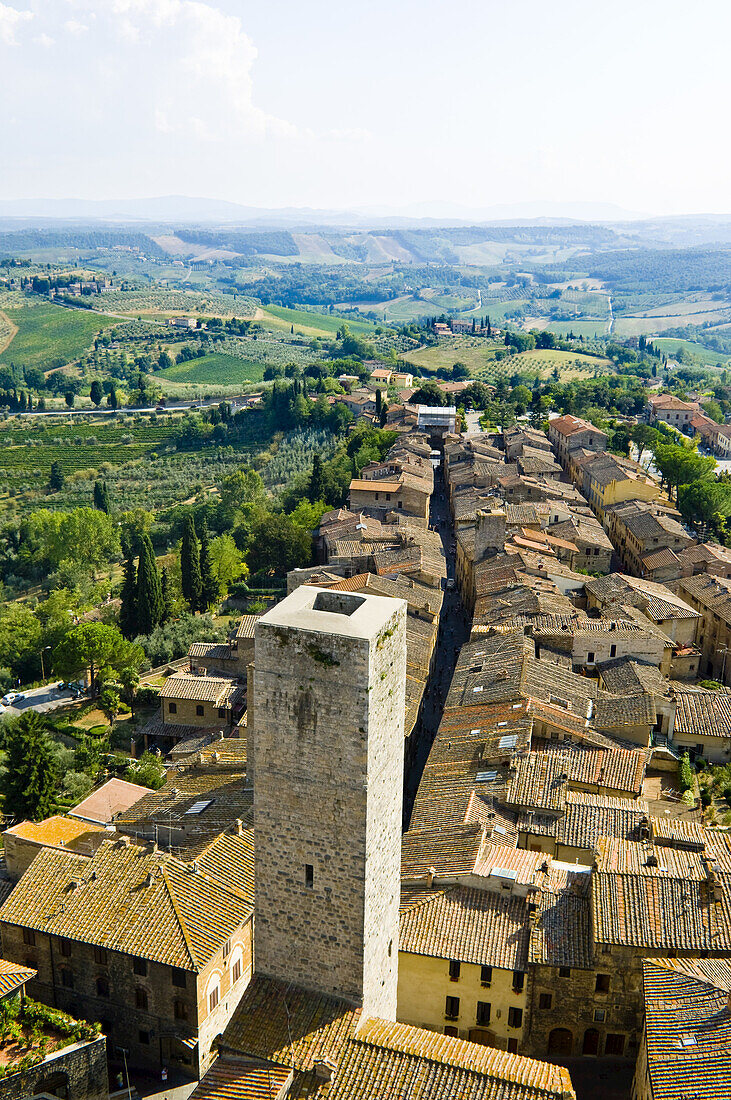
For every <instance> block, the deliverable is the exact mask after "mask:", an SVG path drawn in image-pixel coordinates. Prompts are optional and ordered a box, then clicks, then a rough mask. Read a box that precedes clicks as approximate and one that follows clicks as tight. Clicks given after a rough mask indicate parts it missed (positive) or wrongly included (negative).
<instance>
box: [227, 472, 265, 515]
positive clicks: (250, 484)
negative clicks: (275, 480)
mask: <svg viewBox="0 0 731 1100" xmlns="http://www.w3.org/2000/svg"><path fill="white" fill-rule="evenodd" d="M219 494H220V497H221V503H222V504H223V506H224V508H225V509H226V510H227V511H228V512H229V513H230V514H231V515H233V514H234V513H236V512H238V511H240V510H241V508H243V506H244V505H245V504H253V503H256V502H257V501H263V500H265V499H266V491H265V489H264V482H263V481H262V479H261V477H260V476H259V474H258V473H257V472H256V470H252V469H251V468H250V467H249V466H242V467H241V469H239V470H235V471H234V473H232V474H229V475H228V477H225V478H224V479H223V481H222V482H221V484H220V486H219Z"/></svg>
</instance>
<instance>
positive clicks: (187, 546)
mask: <svg viewBox="0 0 731 1100" xmlns="http://www.w3.org/2000/svg"><path fill="white" fill-rule="evenodd" d="M180 576H181V584H182V588H183V596H184V597H185V599H186V601H187V603H188V607H189V608H190V610H191V611H197V610H198V608H199V606H200V602H201V559H200V547H199V545H198V539H197V538H196V533H195V524H194V523H193V517H192V516H188V519H187V520H186V523H185V527H184V528H183V541H182V543H181V546H180Z"/></svg>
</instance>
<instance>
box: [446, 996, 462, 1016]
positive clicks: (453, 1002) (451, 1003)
mask: <svg viewBox="0 0 731 1100" xmlns="http://www.w3.org/2000/svg"><path fill="white" fill-rule="evenodd" d="M444 1015H445V1016H446V1017H447V1019H448V1020H456V1019H457V1017H458V1016H459V997H447V999H446V1001H445V1004H444Z"/></svg>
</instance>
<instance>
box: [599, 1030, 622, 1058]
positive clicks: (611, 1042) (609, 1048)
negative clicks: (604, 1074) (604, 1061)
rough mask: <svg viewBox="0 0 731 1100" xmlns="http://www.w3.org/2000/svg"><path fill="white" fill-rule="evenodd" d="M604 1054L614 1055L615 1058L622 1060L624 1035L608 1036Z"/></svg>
mask: <svg viewBox="0 0 731 1100" xmlns="http://www.w3.org/2000/svg"><path fill="white" fill-rule="evenodd" d="M604 1053H605V1054H613V1055H614V1056H615V1057H617V1058H621V1056H622V1055H623V1054H624V1035H613V1034H612V1035H607V1041H606V1044H605V1046H604Z"/></svg>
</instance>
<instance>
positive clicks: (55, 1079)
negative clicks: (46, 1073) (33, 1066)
mask: <svg viewBox="0 0 731 1100" xmlns="http://www.w3.org/2000/svg"><path fill="white" fill-rule="evenodd" d="M33 1091H34V1092H36V1093H39V1094H41V1095H42V1094H43V1093H47V1094H48V1095H49V1096H60V1097H62V1098H63V1100H67V1097H68V1094H69V1075H68V1074H67V1073H52V1074H51V1076H50V1077H44V1078H43V1080H41V1081H39V1082H38V1083H37V1084H36V1085H34V1087H33Z"/></svg>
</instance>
